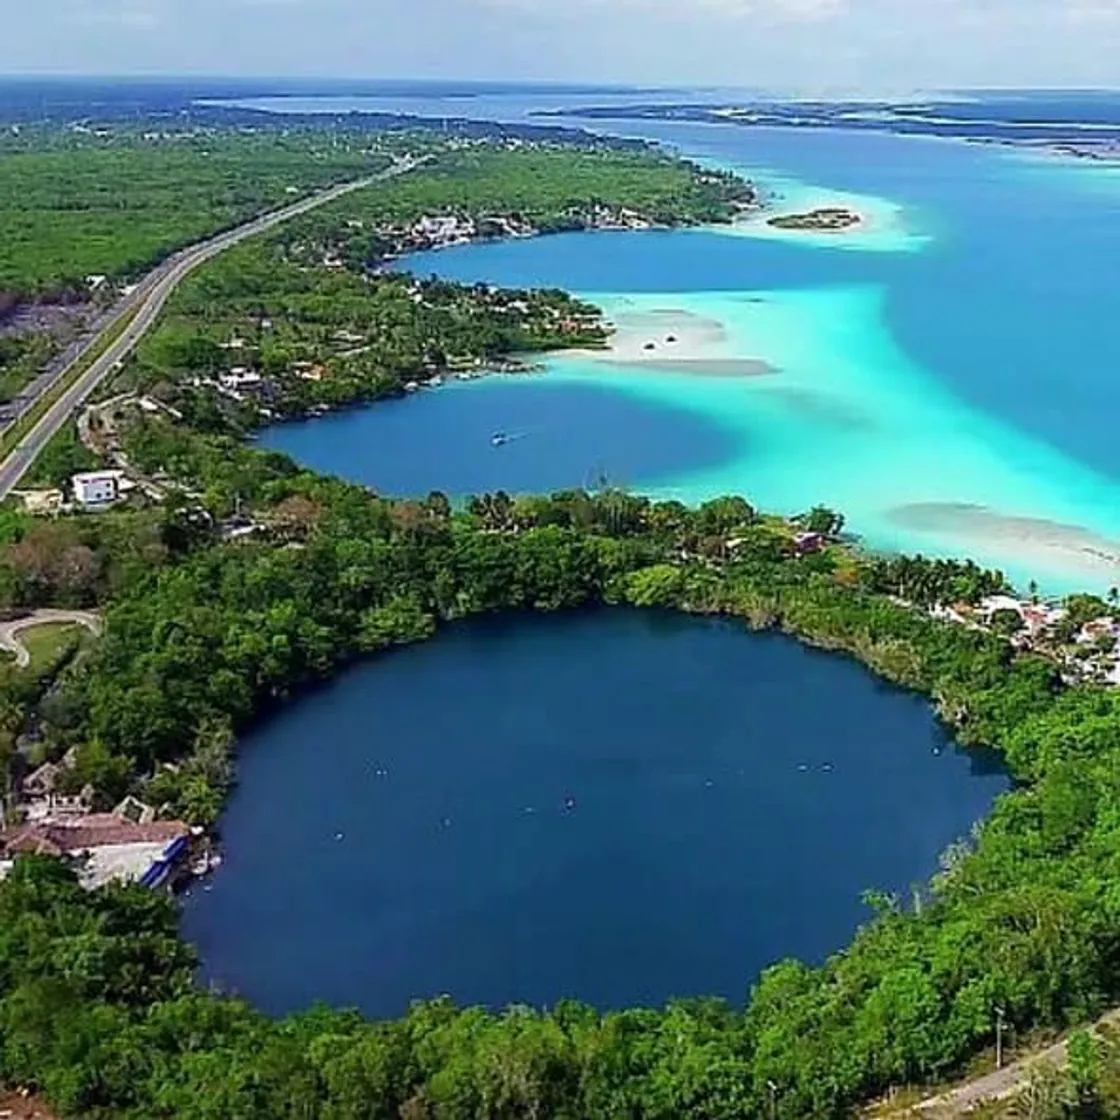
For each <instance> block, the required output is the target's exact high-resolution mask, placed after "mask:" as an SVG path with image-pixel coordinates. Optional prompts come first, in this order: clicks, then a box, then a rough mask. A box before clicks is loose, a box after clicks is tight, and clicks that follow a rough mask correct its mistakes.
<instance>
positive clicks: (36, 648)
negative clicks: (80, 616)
mask: <svg viewBox="0 0 1120 1120" xmlns="http://www.w3.org/2000/svg"><path fill="white" fill-rule="evenodd" d="M84 634H85V630H84V629H83V627H81V626H79V625H77V624H76V623H73V622H44V623H42V624H40V625H39V626H32V627H31V628H30V629H28V630H22V631H20V634H19V640H20V642H22V643H23V645H24V646H25V647H26V649H27V652H28V653H29V654H31V664H30V665H29V666H28V668H27V671H28V672H29V673H33V674H34V675H36V676H40V675H41V674H43V673H48V672H50V671H51V670H52V669H54V668H55V666H57V665H58V664H59V663H60V662H61V661H62V660H63V659H64V658H65V657H66V656H67V655H68V654H69V653H71V652H72V651H73V650H74V649H75V648H76V647H77V646H78V645H79V643H80V642H81V641H82V637H83V635H84Z"/></svg>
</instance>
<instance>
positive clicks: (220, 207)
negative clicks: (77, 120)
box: [0, 121, 389, 298]
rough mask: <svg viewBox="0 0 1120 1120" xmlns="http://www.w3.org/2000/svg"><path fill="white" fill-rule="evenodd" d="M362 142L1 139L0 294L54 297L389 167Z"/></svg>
mask: <svg viewBox="0 0 1120 1120" xmlns="http://www.w3.org/2000/svg"><path fill="white" fill-rule="evenodd" d="M372 143H373V142H372V141H371V138H370V137H369V136H366V135H362V134H357V133H356V134H354V135H352V136H346V135H332V134H329V133H324V132H321V131H319V130H315V129H293V130H288V131H285V132H281V131H278V130H272V129H260V130H256V131H253V132H249V131H238V130H235V129H216V128H200V127H193V128H186V129H179V128H176V127H175V126H174V125H170V124H169V123H168V122H166V121H165V122H160V123H153V124H151V125H149V126H143V125H140V126H137V125H123V124H114V125H109V126H105V127H98V126H96V125H93V126H69V127H51V128H46V127H44V128H39V129H27V130H24V131H21V132H20V133H18V134H8V135H6V136H4V137H3V138H0V226H2V227H3V229H4V238H3V241H2V242H0V295H2V294H4V293H15V294H16V295H18V296H21V297H24V298H31V297H35V298H42V297H46V298H60V297H62V298H65V297H66V296H67V295H73V294H75V293H85V292H87V291H88V286H87V283H86V278H87V277H88V276H90V275H104V276H108V277H110V278H127V277H130V276H134V275H136V274H137V273H139V272H143V271H144V270H146V269H148V268H150V267H151V266H152V265H154V264H156V263H157V262H158V261H159V260H161V259H162V258H163V257H165V256H167V255H168V254H169V253H170V252H172V251H173V250H174V249H176V248H178V247H180V246H182V245H185V244H189V243H190V242H192V241H197V240H200V239H201V238H203V237H205V236H207V235H209V234H212V233H215V232H216V231H218V230H220V229H224V228H226V227H228V226H232V225H236V224H237V223H239V222H242V221H245V220H247V219H248V218H250V217H251V216H253V215H254V214H257V213H260V212H261V211H262V210H266V209H268V208H270V207H274V206H278V205H282V204H283V203H284V202H286V201H290V200H291V197H292V192H295V193H297V194H305V193H307V192H308V191H310V190H313V189H315V188H317V187H321V186H325V185H327V184H329V183H333V182H339V181H341V180H344V179H347V178H356V177H357V176H359V175H362V174H368V173H369V172H370V171H371V170H377V169H378V168H381V167H385V166H387V165H388V162H389V161H388V158H387V157H386V156H385V155H384V154H382V153H380V152H371V150H370V149H371V145H372Z"/></svg>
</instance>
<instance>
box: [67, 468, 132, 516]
mask: <svg viewBox="0 0 1120 1120" xmlns="http://www.w3.org/2000/svg"><path fill="white" fill-rule="evenodd" d="M70 485H71V486H72V487H73V488H74V501H75V502H77V503H78V505H80V506H84V507H86V508H87V509H88V508H90V507H96V506H106V505H109V504H110V503H112V502H115V501H116V500H117V499H118V498H119V497H120V494H121V472H120V471H84V472H83V473H81V474H76V475H74V477H73V478H71V479H70Z"/></svg>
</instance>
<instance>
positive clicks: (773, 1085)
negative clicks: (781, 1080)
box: [766, 1078, 778, 1120]
mask: <svg viewBox="0 0 1120 1120" xmlns="http://www.w3.org/2000/svg"><path fill="white" fill-rule="evenodd" d="M766 1088H767V1089H769V1090H770V1120H778V1083H777V1082H776V1081H772V1080H770V1079H769V1078H767V1081H766Z"/></svg>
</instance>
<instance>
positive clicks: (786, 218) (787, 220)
mask: <svg viewBox="0 0 1120 1120" xmlns="http://www.w3.org/2000/svg"><path fill="white" fill-rule="evenodd" d="M862 222H863V218H862V217H861V216H860V215H859V214H857V213H856V212H855V211H854V210H848V209H846V208H845V207H843V206H822V207H820V208H818V209H816V210H809V211H807V212H806V213H804V214H778V215H776V216H775V217H773V218H768V219H767V220H766V224H767V225H768V226H773V227H774V228H775V229H795V230H806V231H810V232H816V233H843V232H845V231H846V230H850V229H854V228H855V227H856V226H858V225H861V224H862Z"/></svg>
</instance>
